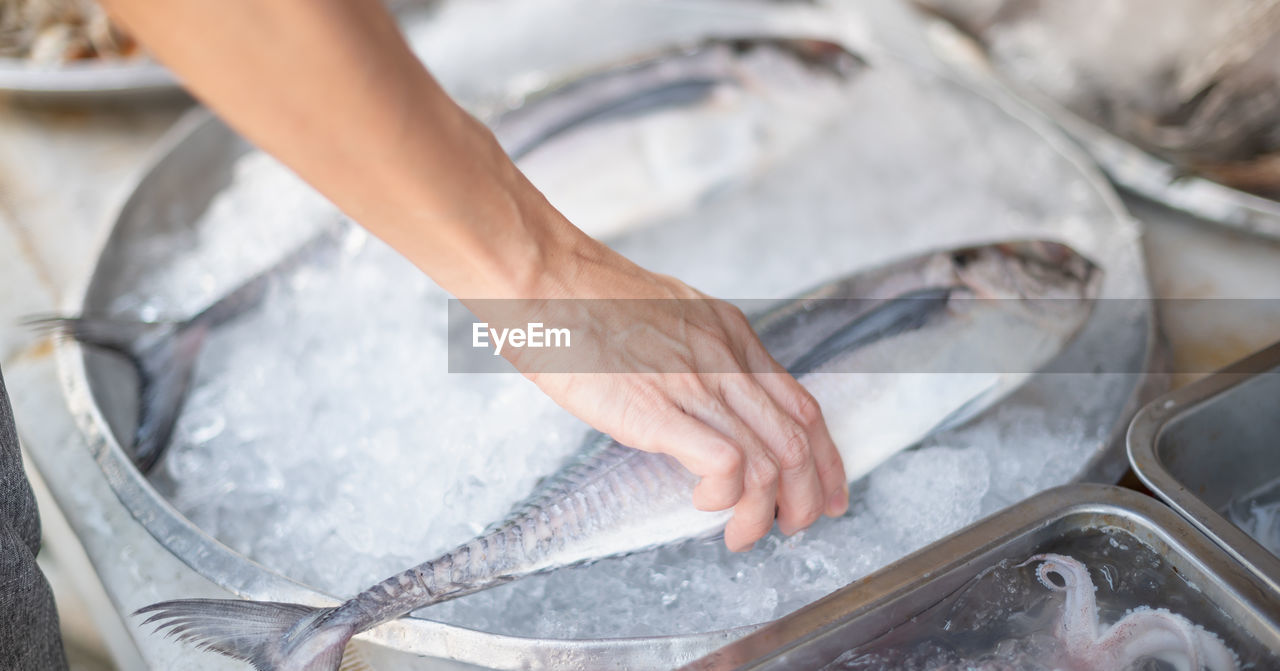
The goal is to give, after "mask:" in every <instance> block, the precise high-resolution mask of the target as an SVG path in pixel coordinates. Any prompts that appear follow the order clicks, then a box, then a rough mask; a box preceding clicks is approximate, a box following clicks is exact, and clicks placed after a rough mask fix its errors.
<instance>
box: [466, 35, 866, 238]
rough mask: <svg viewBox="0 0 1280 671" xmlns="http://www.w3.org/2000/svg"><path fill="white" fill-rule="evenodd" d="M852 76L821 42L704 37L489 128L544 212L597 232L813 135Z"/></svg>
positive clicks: (539, 96)
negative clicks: (552, 209) (548, 209)
mask: <svg viewBox="0 0 1280 671" xmlns="http://www.w3.org/2000/svg"><path fill="white" fill-rule="evenodd" d="M860 69H861V61H860V60H859V59H858V57H857V56H855V55H853V54H852V53H850V52H848V51H846V50H845V49H844V48H842V47H840V46H839V45H837V44H834V43H832V42H825V41H821V40H812V39H783V38H763V37H761V38H746V39H710V40H706V41H703V42H701V43H698V44H696V45H692V46H687V47H682V48H678V49H671V50H667V51H663V52H660V53H657V54H653V55H650V56H647V57H644V58H639V59H635V60H630V61H628V62H625V63H622V64H619V65H616V66H613V67H609V68H605V69H601V70H597V71H593V72H591V73H588V74H585V75H583V76H580V77H577V78H575V79H573V80H571V81H569V82H567V83H565V84H563V85H560V86H553V87H550V88H548V89H546V90H545V91H542V92H539V93H536V94H533V95H531V96H529V97H528V98H527V99H526V100H525V101H524V102H522V103H521V104H520V105H519V106H518V107H516V108H514V109H510V110H506V111H504V112H503V113H501V114H500V115H497V116H496V118H495V120H494V121H493V123H492V124H491V125H492V127H493V130H494V134H495V136H496V137H497V139H498V141H499V142H500V143H501V144H502V146H503V148H504V149H506V151H507V154H508V155H510V156H511V158H512V159H513V160H515V161H516V162H517V164H518V165H519V166H520V169H521V171H523V172H524V173H525V174H526V175H527V176H528V177H529V180H530V181H531V182H532V183H533V184H534V185H535V186H537V187H538V189H539V190H541V191H542V192H543V193H545V194H546V196H547V199H548V200H549V201H550V202H551V204H552V205H555V206H556V208H557V209H559V210H560V211H561V212H563V213H564V215H565V216H566V217H568V218H569V220H570V221H573V222H576V223H577V224H578V225H579V226H582V227H583V230H584V231H586V232H587V234H589V235H591V236H592V237H601V236H608V235H614V234H617V233H620V232H622V231H624V230H627V229H629V228H632V227H634V226H637V225H640V224H643V223H645V222H652V221H655V220H657V219H659V218H660V217H662V216H664V215H669V214H671V213H673V212H679V211H683V210H685V209H687V208H688V207H689V206H690V205H691V204H693V203H695V202H697V200H698V199H699V198H701V197H703V196H704V195H706V194H707V193H709V192H711V191H713V190H715V189H716V188H717V187H721V186H723V185H725V184H729V183H732V182H734V181H740V180H744V179H747V178H749V177H750V176H751V175H753V174H756V173H758V172H760V171H762V170H763V169H765V168H766V167H767V166H768V165H770V164H771V163H772V162H773V161H776V160H777V159H778V158H780V157H782V156H785V155H787V153H788V152H790V151H791V150H793V149H794V148H795V147H797V146H798V145H800V144H802V143H804V142H806V141H809V140H813V139H815V138H817V137H819V136H820V135H821V133H822V132H823V129H824V128H825V127H826V124H827V123H829V122H830V121H832V120H834V119H837V118H839V117H840V115H841V111H840V110H841V109H843V106H842V105H841V99H842V96H845V95H847V92H848V91H849V90H850V87H849V83H850V82H851V81H852V80H854V78H855V75H856V74H857V72H859V71H860Z"/></svg>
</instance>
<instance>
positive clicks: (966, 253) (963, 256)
mask: <svg viewBox="0 0 1280 671" xmlns="http://www.w3.org/2000/svg"><path fill="white" fill-rule="evenodd" d="M977 260H978V252H976V251H974V250H972V249H962V250H960V251H958V252H955V253H954V254H952V255H951V262H952V263H954V264H956V267H958V268H967V267H968V266H969V264H970V263H973V262H974V261H977Z"/></svg>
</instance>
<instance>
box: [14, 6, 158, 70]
mask: <svg viewBox="0 0 1280 671" xmlns="http://www.w3.org/2000/svg"><path fill="white" fill-rule="evenodd" d="M140 53H141V49H140V48H139V46H138V43H137V42H135V41H134V40H133V38H132V37H130V36H129V35H128V34H127V33H125V32H124V31H123V30H121V29H120V27H119V26H117V25H115V24H114V23H112V21H111V19H110V18H109V17H108V16H107V13H106V12H105V11H104V10H103V9H102V8H101V7H99V6H98V4H97V3H96V2H93V0H0V58H14V59H23V60H28V61H30V62H32V63H35V64H39V65H59V64H61V63H66V62H69V61H80V60H89V59H119V58H133V57H137V56H138V55H139V54H140Z"/></svg>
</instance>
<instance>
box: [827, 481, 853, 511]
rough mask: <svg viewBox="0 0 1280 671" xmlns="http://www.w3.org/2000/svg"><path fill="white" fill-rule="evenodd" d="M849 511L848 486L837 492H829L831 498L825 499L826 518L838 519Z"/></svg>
mask: <svg viewBox="0 0 1280 671" xmlns="http://www.w3.org/2000/svg"><path fill="white" fill-rule="evenodd" d="M848 511H849V486H848V485H845V486H844V487H842V488H841V489H840V490H839V491H835V492H831V498H829V499H827V516H828V517H839V516H841V515H843V514H845V513H846V512H848Z"/></svg>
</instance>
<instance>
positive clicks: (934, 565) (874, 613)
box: [684, 484, 1280, 671]
mask: <svg viewBox="0 0 1280 671" xmlns="http://www.w3.org/2000/svg"><path fill="white" fill-rule="evenodd" d="M1106 528H1115V529H1119V530H1121V531H1124V532H1127V533H1129V534H1131V535H1133V536H1134V537H1136V538H1137V539H1138V540H1139V541H1141V542H1142V543H1144V544H1146V545H1147V546H1149V547H1150V548H1152V549H1153V550H1155V551H1156V552H1157V553H1158V554H1160V555H1161V556H1162V557H1163V558H1164V559H1165V560H1166V561H1167V562H1168V565H1169V567H1170V568H1171V569H1172V570H1173V571H1175V572H1176V573H1178V574H1179V575H1180V576H1181V577H1182V578H1183V579H1184V580H1186V581H1187V582H1188V583H1190V584H1192V585H1195V586H1196V587H1197V588H1198V589H1199V591H1200V592H1201V593H1202V594H1203V595H1204V596H1205V597H1206V598H1207V599H1208V600H1209V601H1210V602H1212V603H1213V604H1214V605H1215V606H1217V607H1218V608H1219V609H1221V611H1222V612H1223V613H1224V614H1225V615H1226V617H1227V618H1229V619H1230V620H1231V621H1233V622H1234V624H1235V625H1236V627H1237V631H1240V632H1243V633H1246V634H1248V635H1249V636H1251V637H1252V638H1253V639H1255V640H1256V641H1257V642H1258V643H1259V644H1260V645H1261V646H1263V647H1265V648H1267V649H1270V650H1272V651H1276V650H1280V594H1276V593H1273V592H1271V591H1270V590H1269V589H1267V588H1266V586H1265V585H1263V584H1262V583H1261V582H1260V581H1259V579H1258V578H1257V576H1255V575H1254V574H1253V573H1252V572H1251V571H1249V570H1248V569H1246V568H1245V567H1244V566H1242V565H1241V564H1239V563H1238V562H1236V561H1235V560H1233V559H1232V558H1231V557H1230V556H1228V555H1227V554H1226V553H1225V552H1223V551H1222V549H1221V548H1219V547H1218V546H1217V545H1216V544H1214V542H1213V541H1211V540H1210V539H1209V538H1207V537H1206V536H1205V535H1203V534H1201V533H1200V532H1199V531H1197V530H1196V529H1195V528H1193V527H1192V526H1191V525H1190V524H1188V523H1187V522H1186V521H1185V520H1183V519H1182V518H1180V517H1179V516H1178V515H1177V514H1176V513H1174V512H1173V511H1172V510H1170V509H1169V508H1167V507H1165V506H1164V505H1162V504H1161V503H1160V502H1158V501H1156V500H1155V499H1152V498H1151V497H1148V496H1144V495H1142V494H1139V493H1137V492H1134V491H1131V490H1127V489H1121V488H1119V487H1111V486H1104V485H1084V484H1081V485H1068V486H1065V487H1059V488H1057V489H1052V490H1049V491H1047V492H1044V493H1043V494H1040V495H1038V496H1035V497H1032V498H1031V499H1028V500H1027V501H1025V502H1023V503H1022V504H1019V505H1017V506H1014V507H1012V508H1009V509H1006V510H1005V511H1003V512H1000V513H997V514H995V515H993V516H991V517H988V518H987V519H985V520H982V521H980V522H978V523H976V524H974V525H972V526H970V527H968V528H966V529H963V530H961V531H959V532H957V533H955V534H953V535H951V536H949V537H947V538H945V539H943V540H941V541H939V542H937V543H935V544H933V545H931V546H929V547H927V548H924V549H923V550H920V551H919V552H916V553H914V554H912V555H910V556H908V557H906V558H905V559H903V560H902V561H899V562H897V563H895V564H893V565H891V566H889V567H887V568H885V569H883V570H881V571H879V572H877V573H874V574H872V575H870V576H868V577H866V578H865V579H863V580H859V581H857V582H854V583H852V584H850V585H848V586H846V587H844V588H841V589H840V590H838V591H836V592H834V593H832V594H831V595H830V596H827V597H826V598H824V599H822V600H820V601H817V602H815V603H813V604H811V605H809V606H806V607H805V608H802V609H800V610H798V611H796V612H795V613H792V614H791V615H788V616H786V617H784V618H782V619H780V620H777V621H775V622H773V623H772V624H769V625H767V626H765V627H763V628H761V629H759V630H758V631H756V632H754V633H752V634H750V635H748V636H746V637H744V638H742V639H740V640H738V641H735V642H734V643H731V644H729V645H728V646H726V647H724V648H721V649H720V650H717V651H716V652H714V653H712V654H710V655H708V656H706V657H704V658H702V659H700V660H698V661H696V662H694V663H692V664H690V665H688V666H686V667H684V669H685V670H686V671H709V670H722V669H751V670H759V671H763V670H766V669H767V670H770V671H773V670H783V669H786V670H794V669H817V668H821V667H823V666H824V665H826V664H829V663H830V662H831V661H832V660H834V659H835V658H837V657H838V656H839V655H841V654H843V653H844V652H845V651H848V650H851V649H853V648H857V647H859V646H862V645H865V644H866V643H868V642H871V641H873V640H875V639H877V638H879V637H880V636H882V635H884V634H886V633H887V632H889V631H890V630H892V629H893V628H895V627H897V626H899V625H901V624H904V623H906V622H908V621H910V620H911V619H912V618H913V617H915V616H916V615H918V614H920V613H923V612H925V611H926V610H928V609H929V608H930V607H931V606H933V605H935V604H937V603H938V602H940V601H942V600H943V599H944V598H945V597H947V596H948V595H951V594H952V593H954V592H955V591H956V590H958V589H960V588H961V587H963V586H964V585H965V584H966V583H968V582H969V581H970V580H972V579H973V578H974V577H976V576H977V575H978V574H980V573H981V572H982V571H984V570H986V569H988V568H989V567H992V566H994V565H996V564H997V563H999V562H1000V561H1002V560H1005V559H1013V560H1019V561H1020V560H1022V559H1025V558H1027V557H1029V556H1031V555H1033V554H1035V553H1036V552H1037V551H1039V550H1040V549H1041V548H1042V547H1045V546H1046V545H1047V544H1050V543H1052V542H1053V541H1055V540H1056V539H1058V538H1060V537H1061V536H1062V535H1063V534H1068V533H1071V532H1073V531H1076V530H1087V529H1106Z"/></svg>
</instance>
